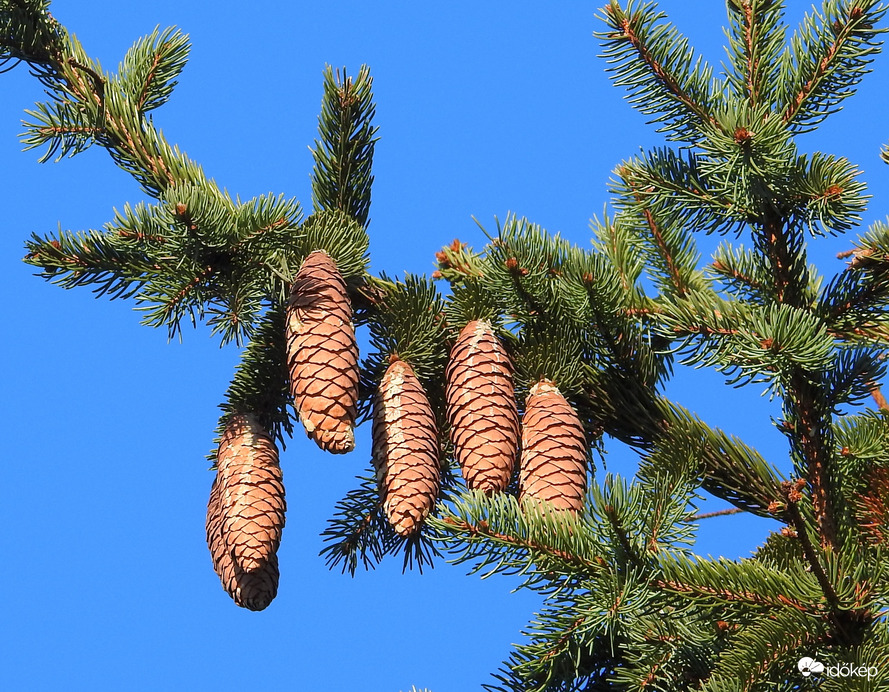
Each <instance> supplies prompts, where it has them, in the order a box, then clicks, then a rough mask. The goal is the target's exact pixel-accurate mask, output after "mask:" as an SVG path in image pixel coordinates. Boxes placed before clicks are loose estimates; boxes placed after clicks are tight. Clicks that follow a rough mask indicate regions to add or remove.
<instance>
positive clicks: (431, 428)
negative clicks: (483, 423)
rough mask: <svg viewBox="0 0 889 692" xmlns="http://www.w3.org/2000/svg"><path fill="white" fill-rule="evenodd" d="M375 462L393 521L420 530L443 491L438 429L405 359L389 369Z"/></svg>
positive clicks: (379, 408) (378, 413)
mask: <svg viewBox="0 0 889 692" xmlns="http://www.w3.org/2000/svg"><path fill="white" fill-rule="evenodd" d="M372 436H373V460H374V467H375V468H376V471H377V480H378V482H379V484H380V493H381V495H382V497H383V509H384V510H385V512H386V518H387V519H388V520H389V523H390V524H392V526H393V527H395V532H396V533H398V534H399V535H400V536H409V535H411V534H412V533H414V532H416V531H417V530H419V528H420V526H422V524H423V520H424V519H426V517H427V516H428V515H429V512H431V511H432V508H433V506H434V505H435V499H436V497H437V496H438V488H439V461H438V430H437V427H436V425H435V416H434V414H433V413H432V407H431V406H430V404H429V400H428V399H427V398H426V392H425V391H423V386H422V385H421V384H420V381H419V380H418V379H417V376H416V375H415V374H414V371H413V370H412V369H411V366H410V365H408V364H407V363H405V362H404V361H403V360H396V361H395V362H393V363H392V364H391V365H389V368H388V369H387V370H386V374H385V375H384V376H383V380H382V382H380V389H379V392H378V393H377V398H376V402H375V407H374V419H373V428H372Z"/></svg>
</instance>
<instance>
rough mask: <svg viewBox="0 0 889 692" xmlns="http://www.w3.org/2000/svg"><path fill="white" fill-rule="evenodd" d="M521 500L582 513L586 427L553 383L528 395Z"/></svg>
mask: <svg viewBox="0 0 889 692" xmlns="http://www.w3.org/2000/svg"><path fill="white" fill-rule="evenodd" d="M519 483H520V487H521V493H520V499H522V500H524V499H525V498H532V499H534V500H545V501H547V502H549V503H550V504H551V505H552V506H553V507H555V508H556V509H560V510H565V509H569V510H573V511H575V512H578V511H580V509H581V508H582V507H583V498H584V494H585V492H586V444H585V438H584V432H583V426H582V425H581V422H580V419H579V418H578V417H577V413H575V411H574V409H573V408H571V404H569V403H568V400H567V399H565V397H564V396H562V393H561V392H559V390H558V388H557V387H556V386H555V385H554V384H553V383H552V382H550V381H549V380H541V381H540V382H538V383H537V384H535V385H534V386H533V387H531V391H530V392H529V393H528V398H527V399H526V400H525V415H524V418H523V419H522V455H521V461H520V468H519Z"/></svg>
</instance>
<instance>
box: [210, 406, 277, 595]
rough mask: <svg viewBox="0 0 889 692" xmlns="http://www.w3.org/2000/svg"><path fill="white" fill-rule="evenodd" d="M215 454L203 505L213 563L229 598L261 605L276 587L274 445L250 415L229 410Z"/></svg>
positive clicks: (275, 465)
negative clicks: (205, 504) (212, 478)
mask: <svg viewBox="0 0 889 692" xmlns="http://www.w3.org/2000/svg"><path fill="white" fill-rule="evenodd" d="M216 457H217V470H216V478H215V479H214V481H213V487H212V488H211V490H210V502H209V503H208V505H207V544H208V545H209V546H210V554H211V556H212V558H213V568H214V569H215V570H216V573H217V574H218V575H219V578H220V579H221V581H222V586H223V587H224V588H225V590H226V591H227V592H228V594H229V595H230V596H231V597H232V598H233V599H234V601H235V603H237V604H238V605H239V606H241V607H244V608H249V609H250V610H262V609H264V608H265V607H267V606H268V605H269V603H271V602H272V599H274V597H275V594H276V593H277V591H278V558H277V554H276V553H277V550H278V546H279V545H280V543H281V531H282V530H283V528H284V512H285V509H286V503H285V500H284V484H283V479H282V475H281V468H280V466H278V450H277V448H276V447H275V443H274V442H273V441H272V439H271V438H270V437H269V436H268V434H267V433H266V432H265V430H263V429H262V427H261V426H260V425H259V423H257V422H256V420H255V419H254V418H253V417H252V416H249V415H235V416H232V418H231V420H230V421H229V423H228V426H227V427H226V429H225V432H224V433H223V434H222V439H221V441H220V443H219V450H218V452H217V455H216Z"/></svg>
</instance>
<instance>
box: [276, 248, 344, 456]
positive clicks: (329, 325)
mask: <svg viewBox="0 0 889 692" xmlns="http://www.w3.org/2000/svg"><path fill="white" fill-rule="evenodd" d="M286 337H287V365H288V368H289V369H290V393H291V394H292V395H293V399H294V405H295V407H296V412H297V414H299V418H300V420H301V421H302V423H303V426H304V427H305V429H306V434H307V435H308V436H309V437H311V438H312V439H313V440H315V442H317V443H318V446H319V447H321V449H323V450H325V451H328V452H333V453H334V454H343V453H345V452H351V451H352V449H354V447H355V434H354V432H353V428H354V426H355V417H356V412H357V402H358V343H357V341H356V340H355V327H354V326H353V325H352V305H351V303H349V296H348V293H347V292H346V282H345V281H344V280H343V277H342V276H341V275H340V273H339V271H338V270H337V268H336V264H334V261H333V260H332V259H331V258H330V256H329V255H328V254H327V253H326V252H324V251H323V250H316V251H315V252H313V253H311V254H310V255H309V256H308V257H306V259H305V260H304V261H303V263H302V266H301V267H300V269H299V272H297V274H296V277H295V278H294V280H293V285H292V286H291V290H290V300H289V301H288V303H287V334H286Z"/></svg>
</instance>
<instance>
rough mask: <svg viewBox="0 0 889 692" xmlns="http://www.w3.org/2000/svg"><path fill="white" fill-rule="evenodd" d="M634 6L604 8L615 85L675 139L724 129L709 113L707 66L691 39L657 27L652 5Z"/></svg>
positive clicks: (614, 3)
mask: <svg viewBox="0 0 889 692" xmlns="http://www.w3.org/2000/svg"><path fill="white" fill-rule="evenodd" d="M631 7H632V3H631V4H630V6H628V8H627V10H624V9H623V8H622V7H621V6H620V4H619V3H618V0H611V1H610V2H609V4H608V5H606V6H605V7H604V8H603V18H604V20H605V22H606V23H607V24H608V25H609V26H610V27H611V29H612V30H611V31H610V32H603V33H600V34H598V35H599V37H600V39H602V42H603V47H604V49H605V52H604V57H605V58H606V59H608V61H609V62H611V63H612V64H613V65H614V67H612V68H609V70H610V71H611V72H612V73H614V83H615V85H617V86H626V87H627V88H628V89H629V91H630V103H631V104H633V105H634V106H635V107H636V108H638V109H639V110H640V111H641V112H642V113H644V114H645V115H653V116H655V120H654V122H663V123H664V125H663V127H662V128H661V130H659V131H668V132H671V135H670V136H671V138H672V139H679V140H685V141H695V140H697V139H699V138H700V137H701V134H700V133H701V130H702V129H703V126H704V125H706V126H709V127H712V128H713V129H714V130H716V131H720V129H721V127H720V124H719V122H718V121H717V120H716V118H714V117H713V115H712V114H711V113H710V111H709V106H710V104H712V103H713V94H712V93H711V92H710V87H709V81H710V74H711V69H710V68H709V66H707V65H705V64H703V62H702V60H701V59H700V58H698V59H697V60H696V61H695V57H694V53H693V51H692V50H691V48H690V47H689V46H688V41H687V39H685V38H683V37H681V36H680V35H679V34H678V32H677V31H676V29H675V28H674V27H671V26H664V25H656V22H657V21H658V20H659V19H662V18H663V15H662V14H657V15H655V14H654V12H653V5H652V4H651V3H645V4H643V5H641V6H639V7H636V8H632V9H631ZM654 36H657V40H654ZM693 63H694V64H693Z"/></svg>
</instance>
